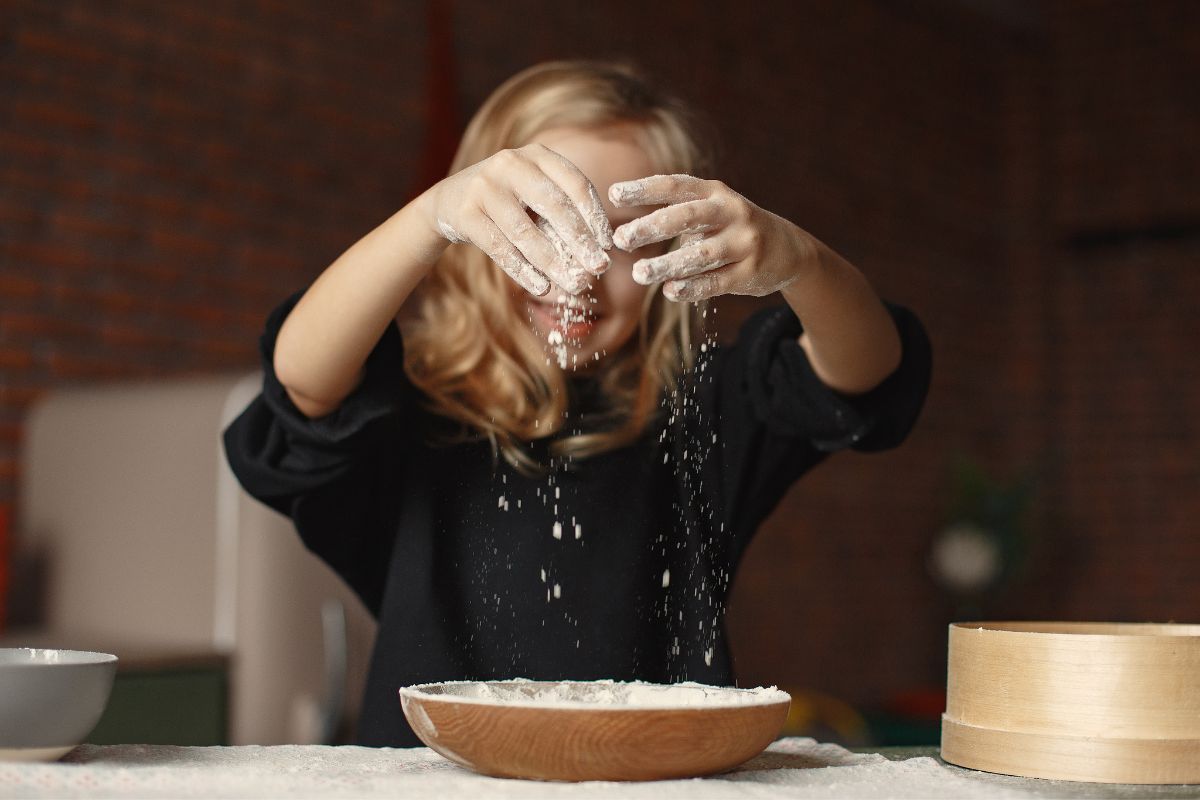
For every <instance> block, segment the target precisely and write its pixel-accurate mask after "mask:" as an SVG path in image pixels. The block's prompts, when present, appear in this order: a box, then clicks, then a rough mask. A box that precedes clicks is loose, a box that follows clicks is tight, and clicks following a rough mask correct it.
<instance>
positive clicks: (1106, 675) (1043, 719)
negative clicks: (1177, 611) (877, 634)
mask: <svg viewBox="0 0 1200 800" xmlns="http://www.w3.org/2000/svg"><path fill="white" fill-rule="evenodd" d="M948 666H949V670H948V679H947V697H946V713H945V714H944V715H943V716H942V758H943V759H945V760H946V761H948V762H950V763H951V764H957V765H959V766H963V767H970V768H972V769H980V770H986V771H988V772H1000V773H1004V774H1007V775H1022V776H1026V777H1032V778H1056V779H1060V780H1072V781H1089V782H1094V783H1159V784H1161V783H1200V625H1172V624H1161V625H1160V624H1135V623H1102V622H961V623H955V624H953V625H951V626H950V651H949V664H948Z"/></svg>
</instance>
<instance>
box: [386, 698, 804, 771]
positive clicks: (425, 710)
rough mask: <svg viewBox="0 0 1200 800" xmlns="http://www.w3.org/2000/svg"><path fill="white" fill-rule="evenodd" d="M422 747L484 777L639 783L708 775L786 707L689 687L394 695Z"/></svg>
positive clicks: (731, 762)
mask: <svg viewBox="0 0 1200 800" xmlns="http://www.w3.org/2000/svg"><path fill="white" fill-rule="evenodd" d="M400 702H401V704H402V706H403V708H404V714H405V716H406V717H407V718H408V722H409V724H410V725H412V728H413V731H415V732H416V734H417V736H418V737H420V739H421V741H423V742H425V744H427V745H429V747H431V748H432V749H434V750H436V751H437V752H439V753H441V754H442V755H443V756H445V757H446V758H448V759H450V760H451V761H454V762H455V763H457V764H460V765H462V766H464V767H467V768H468V769H472V770H475V771H476V772H481V773H483V774H485V775H495V776H498V777H505V778H535V779H540V780H560V781H595V780H602V781H645V780H661V779H666V778H689V777H693V776H697V775H710V774H713V773H716V772H723V771H725V770H728V769H732V768H733V767H736V766H737V765H738V764H740V763H742V762H743V761H746V760H747V759H749V758H753V757H754V756H756V755H757V754H758V753H760V752H761V751H762V750H763V748H765V747H766V746H767V745H768V744H770V743H771V741H772V740H773V739H774V738H775V737H776V736H778V735H779V730H780V728H782V726H783V723H784V720H785V719H786V718H787V713H788V707H789V706H790V705H791V697H790V696H789V695H788V694H787V692H782V691H780V690H778V689H775V688H771V689H734V688H728V687H717V686H703V685H701V684H696V683H684V684H649V683H614V682H613V681H594V682H587V681H585V682H579V681H526V680H512V681H484V682H475V681H470V682H451V683H429V684H422V685H419V686H409V687H407V688H404V689H401V690H400Z"/></svg>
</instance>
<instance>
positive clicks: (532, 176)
mask: <svg viewBox="0 0 1200 800" xmlns="http://www.w3.org/2000/svg"><path fill="white" fill-rule="evenodd" d="M564 164H565V165H566V166H564ZM521 166H522V168H520V169H518V170H516V171H515V174H514V176H513V187H514V188H515V189H516V191H517V195H518V196H519V197H520V198H521V201H522V202H523V203H524V204H525V205H527V206H529V208H531V209H532V210H533V212H534V213H535V214H537V215H538V216H540V217H543V218H544V219H547V220H549V221H550V225H551V226H552V227H553V228H554V230H555V231H556V232H557V233H558V235H559V237H560V238H561V239H562V241H563V242H565V243H566V244H567V245H568V246H569V247H570V248H571V251H572V252H573V253H574V254H575V258H576V259H577V260H578V262H579V263H580V264H581V265H582V266H583V267H584V268H585V269H587V270H589V271H590V272H592V273H593V274H596V275H599V274H600V273H602V272H604V270H606V269H608V264H609V258H608V254H607V253H605V252H604V250H603V249H602V248H601V244H600V237H598V236H597V235H596V234H595V233H593V231H592V228H591V227H589V222H588V220H586V219H585V213H581V211H580V206H579V205H578V204H577V203H576V201H575V200H574V199H572V197H571V195H570V194H568V192H567V190H566V189H565V188H564V187H563V186H562V185H560V181H561V183H565V184H568V185H569V186H571V189H572V191H574V192H575V193H576V194H580V193H582V195H583V197H582V198H581V202H583V203H585V204H586V203H590V200H588V199H587V191H586V188H584V187H583V186H582V185H580V183H579V180H580V179H582V181H583V183H584V184H586V185H588V186H590V185H591V184H590V183H589V182H588V180H587V178H586V177H584V176H583V173H581V172H579V169H578V168H577V167H575V165H573V164H571V163H570V162H569V161H566V159H564V158H563V157H562V156H560V155H558V154H557V153H555V152H553V151H551V150H549V149H545V152H544V154H543V155H542V157H540V158H538V160H537V161H536V163H534V162H530V161H522V162H521ZM568 167H569V168H568ZM556 176H557V180H556ZM594 191H595V190H593V192H594ZM598 199H599V198H597V200H598ZM595 214H596V211H595V210H594V209H589V210H588V211H587V212H586V216H588V217H594V216H595ZM599 214H600V215H601V216H603V218H604V222H603V224H604V226H605V227H606V228H607V227H608V216H607V215H605V214H604V209H603V208H602V207H601V208H600V209H599ZM606 235H607V240H608V242H609V246H610V247H611V246H612V242H611V240H612V232H611V230H609V231H608V233H607V234H606Z"/></svg>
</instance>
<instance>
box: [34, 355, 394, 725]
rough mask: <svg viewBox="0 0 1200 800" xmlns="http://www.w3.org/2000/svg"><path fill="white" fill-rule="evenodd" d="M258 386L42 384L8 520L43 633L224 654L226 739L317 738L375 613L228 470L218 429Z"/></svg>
mask: <svg viewBox="0 0 1200 800" xmlns="http://www.w3.org/2000/svg"><path fill="white" fill-rule="evenodd" d="M259 380H260V378H259V376H257V375H241V376H228V377H219V378H203V379H186V380H185V379H181V380H174V381H170V382H156V383H144V384H127V385H116V386H104V387H98V388H77V389H70V390H64V391H58V392H55V393H52V394H50V395H49V396H47V397H46V398H44V400H43V401H42V402H40V403H38V404H37V405H36V407H35V408H34V409H32V411H31V413H30V415H29V418H28V422H27V426H26V432H25V449H24V455H23V460H24V463H23V473H22V488H21V495H20V502H19V506H18V508H19V513H20V515H21V516H20V523H19V527H18V530H20V531H21V532H22V539H21V543H22V545H23V546H25V547H31V548H35V549H37V550H38V551H40V552H42V553H45V555H46V557H47V558H48V559H49V572H50V577H49V581H48V583H49V587H48V591H47V595H46V599H45V602H46V606H45V614H44V617H45V624H46V627H47V628H48V630H49V631H51V632H53V636H54V637H55V638H56V640H57V641H68V640H72V641H73V640H78V641H80V642H86V643H89V645H90V646H105V647H109V648H111V649H112V650H113V651H114V652H117V654H118V655H120V654H121V651H122V649H129V650H130V651H146V650H151V651H154V650H170V651H175V652H187V651H194V652H200V653H222V654H227V655H228V656H229V664H230V674H229V683H228V686H229V690H230V692H229V693H230V707H229V709H228V720H229V741H230V743H231V744H239V745H240V744H284V743H298V744H299V743H314V742H322V741H330V740H331V739H332V737H333V736H334V734H335V732H336V731H337V730H338V729H339V728H344V727H345V725H346V722H347V720H348V719H351V718H353V717H355V716H356V714H357V708H358V704H359V702H360V700H361V691H362V684H363V681H364V679H365V674H366V664H367V660H368V656H369V649H370V646H371V643H372V641H373V640H374V622H373V621H372V620H371V618H370V615H369V614H368V613H367V612H366V610H365V609H364V608H363V607H362V605H361V603H360V602H359V601H358V599H357V598H356V597H355V596H354V595H353V594H352V593H351V592H350V590H349V589H348V588H347V587H346V586H345V585H344V584H343V583H342V582H341V580H340V579H338V578H337V577H336V576H335V575H334V574H333V573H332V572H331V571H330V570H329V569H328V568H327V567H325V566H324V564H323V563H321V562H320V561H319V560H318V559H317V558H316V557H315V556H313V555H311V554H310V553H309V552H308V551H307V550H305V549H304V547H303V545H302V544H301V543H300V540H299V538H298V537H297V536H296V534H295V532H294V531H293V530H292V527H291V522H290V521H289V520H287V519H286V518H284V517H282V516H280V515H279V514H277V513H275V512H274V511H272V510H270V509H268V508H267V507H265V506H263V505H261V504H260V503H258V502H257V501H255V500H253V499H252V498H250V497H249V496H248V495H246V494H245V492H243V491H242V490H241V488H240V487H239V486H238V484H237V482H236V480H235V479H234V477H233V474H232V473H231V472H230V470H229V467H228V466H227V464H226V461H225V458H224V454H223V451H222V449H221V443H220V434H221V431H222V430H224V428H225V426H226V425H227V424H228V423H229V422H230V421H231V420H232V419H233V417H234V416H236V414H237V413H239V412H240V411H241V409H242V408H244V407H245V405H246V404H247V403H248V402H249V401H250V399H251V398H252V397H253V396H254V395H255V393H256V392H257V391H258V387H259ZM397 702H399V701H397Z"/></svg>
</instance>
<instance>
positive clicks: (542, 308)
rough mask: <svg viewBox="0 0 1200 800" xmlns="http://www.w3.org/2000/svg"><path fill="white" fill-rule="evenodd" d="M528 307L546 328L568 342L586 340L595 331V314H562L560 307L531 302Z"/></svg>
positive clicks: (578, 311) (581, 311)
mask: <svg viewBox="0 0 1200 800" xmlns="http://www.w3.org/2000/svg"><path fill="white" fill-rule="evenodd" d="M530 307H531V310H532V311H533V313H534V314H536V315H537V316H538V317H539V318H540V320H541V321H542V323H543V324H544V326H545V327H546V328H548V329H550V330H557V331H558V332H559V333H561V334H562V337H563V339H565V340H567V341H568V342H571V341H581V340H583V339H586V338H587V337H588V336H589V335H591V333H592V331H594V330H595V329H596V323H597V321H598V319H597V315H596V314H595V313H588V314H586V315H584V313H583V310H582V309H579V310H574V309H573V310H571V311H568V312H567V313H565V314H564V313H563V309H562V307H561V306H559V305H550V304H548V303H537V302H533V303H530Z"/></svg>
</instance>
